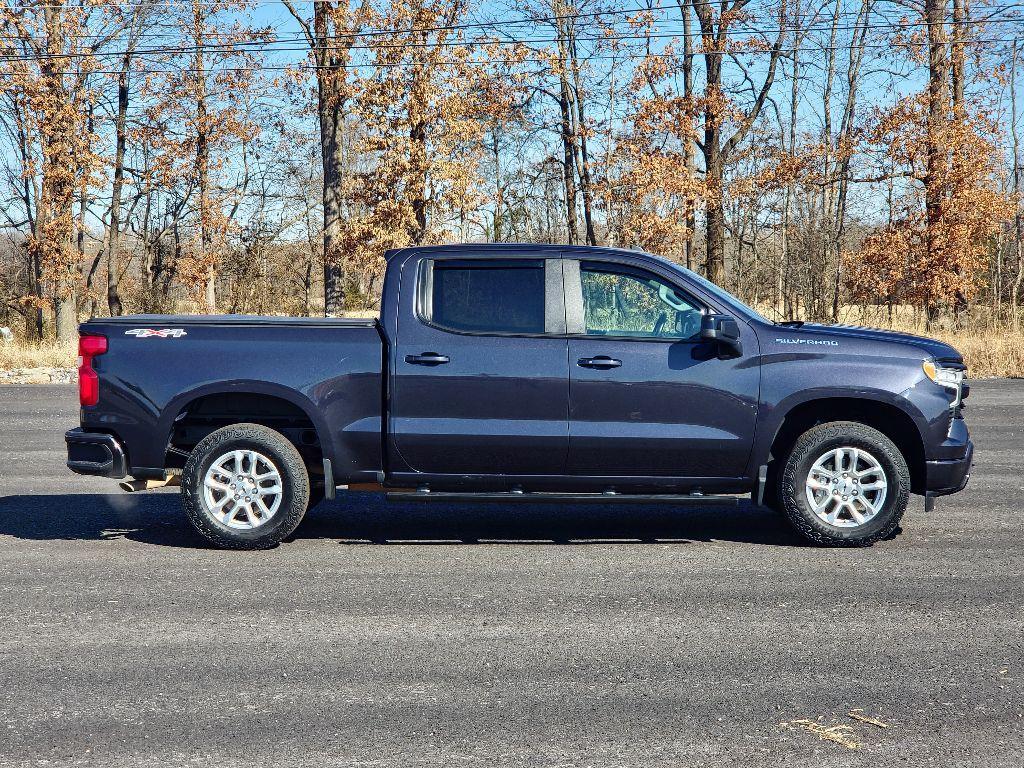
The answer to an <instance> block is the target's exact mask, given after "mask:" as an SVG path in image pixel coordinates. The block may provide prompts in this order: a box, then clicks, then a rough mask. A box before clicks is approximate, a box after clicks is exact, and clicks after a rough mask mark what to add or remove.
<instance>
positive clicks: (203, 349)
mask: <svg viewBox="0 0 1024 768" xmlns="http://www.w3.org/2000/svg"><path fill="white" fill-rule="evenodd" d="M81 332H82V333H83V334H98V335H102V336H105V337H106V339H107V351H106V352H105V353H104V354H101V355H99V356H97V357H96V358H95V359H94V360H93V367H94V368H95V370H96V372H97V373H98V375H99V380H100V386H99V391H100V395H99V397H100V401H99V404H98V405H97V406H95V407H90V408H83V409H82V428H83V429H85V430H86V431H91V432H102V433H108V434H113V435H116V436H117V437H118V439H119V440H121V441H122V443H123V444H124V447H125V451H126V453H127V462H128V465H129V474H132V475H134V476H135V477H147V476H161V475H162V473H163V469H164V467H167V466H174V465H175V460H176V459H180V456H179V455H177V454H175V453H174V452H173V451H171V452H168V448H169V446H168V437H169V436H170V437H171V439H172V440H174V439H180V438H181V437H182V434H183V432H185V433H192V432H195V431H196V430H195V427H196V425H199V426H200V427H201V426H202V425H204V424H205V425H207V426H208V425H211V424H215V423H217V422H218V419H219V420H224V421H230V420H232V419H234V420H236V421H237V420H238V418H240V416H238V414H242V416H244V419H243V420H250V421H258V420H261V419H262V420H263V421H264V422H265V423H267V424H273V425H275V426H278V427H280V428H282V429H289V430H293V431H295V432H296V434H299V435H300V436H303V439H306V438H305V436H306V435H311V436H312V438H311V439H315V440H318V444H316V445H310V446H309V447H310V450H318V451H319V450H322V455H323V458H326V459H329V460H330V461H331V463H332V464H333V466H334V467H335V469H336V471H337V474H338V476H339V477H340V478H343V479H344V478H348V479H355V480H372V479H374V478H375V477H376V473H377V472H378V471H379V470H380V469H381V466H382V457H381V435H382V428H383V421H382V412H383V392H384V385H383V380H382V371H383V367H384V344H383V341H382V338H383V337H382V333H381V328H380V325H379V323H378V322H377V320H376V319H375V318H314V317H263V316H254V315H212V316H210V315H125V316H122V317H116V318H102V319H94V320H90V321H88V322H87V323H84V324H83V325H82V326H81ZM254 410H255V413H252V411H254ZM303 425H305V426H303ZM176 444H177V443H176ZM343 481H344V480H339V482H343Z"/></svg>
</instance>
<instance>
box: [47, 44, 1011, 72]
mask: <svg viewBox="0 0 1024 768" xmlns="http://www.w3.org/2000/svg"><path fill="white" fill-rule="evenodd" d="M1020 39H1021V38H1020V37H1003V38H987V39H983V40H981V39H974V40H965V41H964V45H965V46H974V45H993V44H999V43H1013V42H1015V41H1020ZM854 48H866V49H881V48H885V49H889V48H892V44H891V43H887V42H886V43H863V44H861V45H856V46H854V45H834V46H820V47H816V48H815V49H814V50H816V51H819V52H823V51H849V50H851V49H854ZM805 50H808V48H807V46H791V47H782V48H780V51H779V52H780V53H783V54H791V53H794V52H799V51H805ZM723 53H731V52H730V51H723ZM739 53H741V54H742V55H752V54H771V53H772V51H771V50H761V51H740V52H739ZM644 58H653V59H665V58H668V59H672V58H678V54H664V53H646V54H625V55H622V56H614V55H611V56H610V55H603V54H598V55H593V56H588V57H587V59H586V60H587V61H593V60H598V61H637V60H640V59H644ZM429 63H430V64H431V65H436V66H453V67H454V66H469V67H479V66H484V65H515V64H549V63H550V59H549V58H514V59H493V58H489V59H487V60H486V61H473V60H471V59H448V60H434V61H431V62H429ZM413 66H422V62H411V61H401V62H363V63H355V64H338V65H332V66H316V65H309V64H292V65H256V66H237V67H223V66H218V67H208V68H205V69H202V70H199V69H195V68H192V67H175V68H173V69H132V70H131V74H143V75H175V74H207V75H216V74H218V73H228V72H295V71H301V72H316V71H319V70H325V71H331V70H347V71H355V70H365V69H402V68H405V67H413ZM53 74H54V75H58V76H59V75H77V74H80V72H79V71H78V70H64V71H60V72H54V73H53ZM88 74H92V75H120V74H121V71H120V70H116V69H111V70H103V69H94V70H89V71H88Z"/></svg>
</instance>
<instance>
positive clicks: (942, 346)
mask: <svg viewBox="0 0 1024 768" xmlns="http://www.w3.org/2000/svg"><path fill="white" fill-rule="evenodd" d="M776 328H777V329H778V330H780V331H788V332H792V333H798V334H799V333H807V334H813V335H815V336H819V335H820V336H831V337H838V338H845V339H863V340H864V341H882V342H890V343H893V344H910V345H912V346H915V347H917V348H918V349H920V350H921V351H922V352H924V353H925V354H926V355H929V356H931V357H934V358H935V359H936V360H942V361H945V362H952V363H962V362H963V357H962V356H961V355H960V353H959V352H957V351H956V349H955V348H953V347H951V346H950V345H949V344H946V343H944V342H941V341H936V340H935V339H929V338H927V337H925V336H915V335H914V334H912V333H901V332H899V331H883V330H880V329H878V328H861V327H860V326H857V325H823V324H821V323H804V324H803V325H801V326H788V327H786V326H776Z"/></svg>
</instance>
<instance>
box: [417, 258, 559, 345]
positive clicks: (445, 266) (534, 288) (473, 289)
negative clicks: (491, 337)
mask: <svg viewBox="0 0 1024 768" xmlns="http://www.w3.org/2000/svg"><path fill="white" fill-rule="evenodd" d="M433 273H434V274H433V286H432V289H431V297H430V298H431V313H430V317H431V320H432V321H433V322H434V323H436V324H437V325H440V326H443V327H445V328H450V329H452V330H456V331H472V332H477V333H487V332H492V333H543V332H544V262H543V261H541V260H529V261H526V260H523V261H500V262H492V261H462V260H459V261H452V262H445V261H435V262H434V269H433Z"/></svg>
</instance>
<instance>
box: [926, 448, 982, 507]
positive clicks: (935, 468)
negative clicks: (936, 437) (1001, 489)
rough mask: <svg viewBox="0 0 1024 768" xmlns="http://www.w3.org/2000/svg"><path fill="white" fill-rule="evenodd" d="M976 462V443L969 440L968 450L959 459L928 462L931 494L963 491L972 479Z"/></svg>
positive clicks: (942, 494) (929, 490)
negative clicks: (972, 470)
mask: <svg viewBox="0 0 1024 768" xmlns="http://www.w3.org/2000/svg"><path fill="white" fill-rule="evenodd" d="M973 464H974V443H973V442H971V441H970V440H968V441H967V451H966V452H965V453H964V455H963V457H962V458H959V459H943V460H941V461H929V462H926V466H927V471H928V488H927V493H928V495H929V496H946V495H948V494H950V493H956V492H957V491H962V490H963V489H964V486H966V485H967V481H968V480H970V479H971V467H972V466H973Z"/></svg>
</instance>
